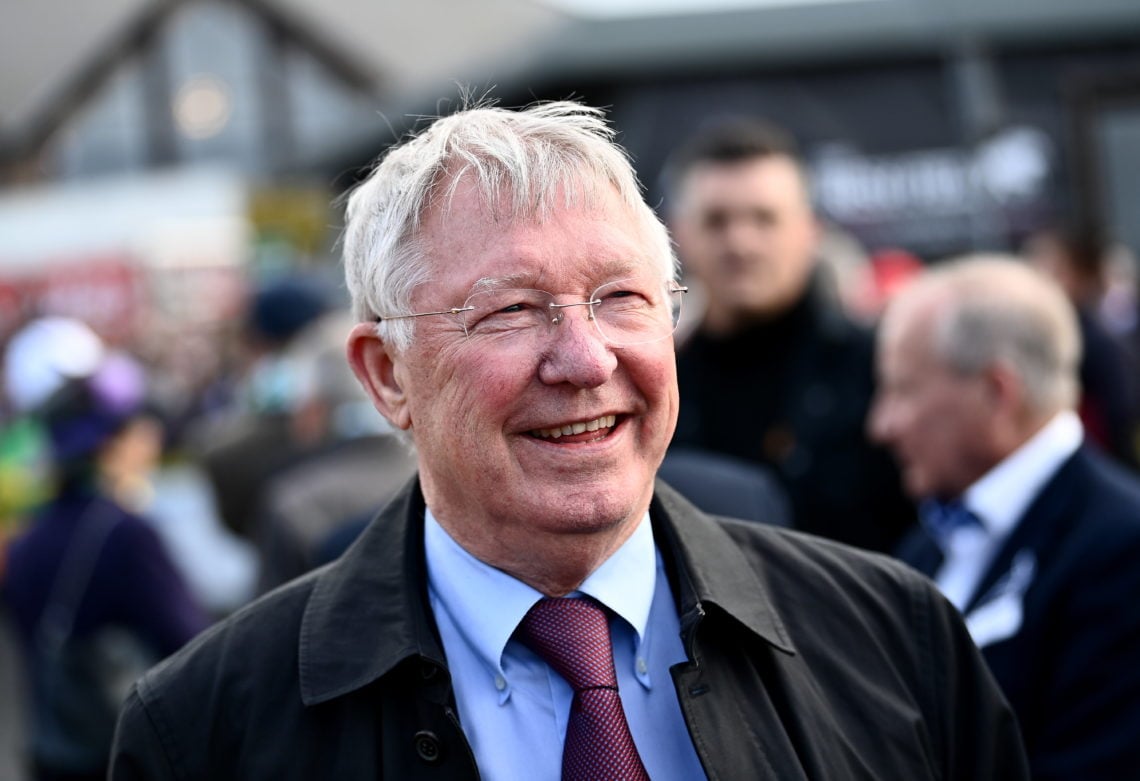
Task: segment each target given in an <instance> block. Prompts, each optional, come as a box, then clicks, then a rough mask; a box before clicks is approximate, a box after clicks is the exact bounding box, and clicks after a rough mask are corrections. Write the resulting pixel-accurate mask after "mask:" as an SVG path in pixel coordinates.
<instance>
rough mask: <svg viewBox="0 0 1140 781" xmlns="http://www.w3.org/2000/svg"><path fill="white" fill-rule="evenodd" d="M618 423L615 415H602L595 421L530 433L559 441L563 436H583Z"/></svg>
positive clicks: (569, 424)
mask: <svg viewBox="0 0 1140 781" xmlns="http://www.w3.org/2000/svg"><path fill="white" fill-rule="evenodd" d="M616 421H617V417H616V416H614V415H602V416H601V417H600V418H594V419H593V420H589V421H584V422H579V423H568V424H566V425H565V426H557V427H555V428H539V429H535V430H534V431H532V432H530V433H531V434H533V435H534V436H536V437H541V438H543V439H558V438H559V437H561V436H562V435H563V434H565V435H567V436H569V435H571V434H582V433H585V432H587V431H597V430H598V429H603V428H611V427H612V426H613V425H614V423H615V422H616Z"/></svg>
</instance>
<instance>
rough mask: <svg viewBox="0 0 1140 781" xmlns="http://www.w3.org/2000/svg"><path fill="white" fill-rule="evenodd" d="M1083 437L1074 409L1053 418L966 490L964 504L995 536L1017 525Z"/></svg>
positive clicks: (1001, 534)
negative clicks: (1042, 488)
mask: <svg viewBox="0 0 1140 781" xmlns="http://www.w3.org/2000/svg"><path fill="white" fill-rule="evenodd" d="M1083 437H1084V429H1083V427H1082V426H1081V421H1080V418H1078V417H1077V415H1076V413H1074V412H1073V411H1072V410H1065V411H1063V412H1059V413H1057V414H1056V415H1054V416H1053V418H1052V419H1051V420H1050V421H1049V422H1048V423H1047V424H1045V426H1044V427H1043V428H1042V429H1041V430H1040V431H1038V432H1037V433H1036V434H1034V435H1033V436H1032V437H1030V438H1029V440H1028V441H1026V442H1025V443H1024V444H1023V445H1022V446H1021V447H1019V448H1018V449H1017V450H1015V451H1013V453H1011V454H1010V455H1009V456H1007V457H1006V458H1005V459H1003V460H1002V461H1001V463H999V464H998V465H997V466H995V467H993V468H992V469H990V471H989V472H986V474H984V475H982V477H981V478H980V479H979V480H978V481H977V482H975V483H974V484H973V485H971V486H970V487H969V488H968V489H966V493H965V494H964V495H963V497H962V500H963V503H964V504H965V505H966V506H967V507H968V508H969V509H970V510H971V511H973V512H974V513H975V514H976V515H977V516H978V519H979V520H980V521H981V522H982V525H983V526H985V528H986V531H987V532H988V533H989V534H990V536H993V537H1001V536H1004V535H1006V534H1008V533H1009V531H1010V530H1011V529H1012V528H1013V527H1014V526H1015V525H1016V524H1017V521H1018V520H1019V519H1020V518H1021V516H1022V514H1023V513H1024V512H1025V511H1026V510H1027V509H1028V508H1029V504H1030V503H1031V502H1032V501H1033V499H1034V497H1036V496H1037V494H1038V492H1039V491H1040V490H1041V487H1042V486H1043V485H1045V483H1046V482H1048V480H1049V478H1051V477H1052V476H1053V474H1054V473H1055V472H1056V471H1057V470H1058V469H1059V468H1060V466H1061V464H1063V463H1064V462H1065V461H1066V460H1067V459H1068V458H1069V457H1070V456H1071V455H1073V453H1075V452H1076V451H1077V448H1079V447H1080V445H1081V440H1082V438H1083Z"/></svg>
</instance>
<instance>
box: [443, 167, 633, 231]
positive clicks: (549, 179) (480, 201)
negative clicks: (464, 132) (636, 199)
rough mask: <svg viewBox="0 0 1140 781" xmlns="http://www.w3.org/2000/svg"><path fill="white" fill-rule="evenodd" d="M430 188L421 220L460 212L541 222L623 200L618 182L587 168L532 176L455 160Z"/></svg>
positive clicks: (499, 220)
mask: <svg viewBox="0 0 1140 781" xmlns="http://www.w3.org/2000/svg"><path fill="white" fill-rule="evenodd" d="M532 174H533V172H532ZM431 189H432V193H431V197H429V198H427V199H426V200H425V204H424V208H423V211H422V212H421V223H423V222H425V221H427V220H428V219H430V218H431V217H435V218H436V219H437V220H440V219H444V218H447V217H450V216H451V215H453V214H455V213H457V212H458V213H459V214H460V215H463V214H469V215H473V216H475V215H477V216H480V217H483V218H486V219H489V220H491V221H493V222H496V223H502V224H509V223H517V222H537V223H540V224H541V223H543V222H546V221H547V220H549V219H550V218H551V217H552V216H553V215H555V214H556V213H557V212H558V211H559V210H561V209H567V208H574V207H578V206H586V207H592V208H596V207H598V206H600V205H601V204H603V203H605V202H607V201H610V200H611V199H612V198H617V199H619V200H620V199H621V192H620V190H619V188H618V186H617V185H616V183H614V182H612V181H609V180H608V179H606V178H604V177H601V176H599V175H597V174H594V173H590V172H587V171H580V170H576V169H566V170H559V171H557V172H549V173H548V174H547V175H543V176H534V175H529V176H528V175H523V172H512V171H509V170H507V169H506V168H504V167H503V166H491V167H487V166H479V167H476V166H474V165H473V164H469V163H465V162H463V161H455V160H453V161H451V162H450V163H449V164H448V165H446V166H445V167H444V168H443V170H442V172H441V173H440V174H439V176H438V177H437V179H436V181H435V182H434V184H433V186H432V188H431Z"/></svg>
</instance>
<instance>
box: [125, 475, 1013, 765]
mask: <svg viewBox="0 0 1140 781" xmlns="http://www.w3.org/2000/svg"><path fill="white" fill-rule="evenodd" d="M423 513H424V505H423V498H422V496H421V494H420V491H419V488H418V485H416V484H413V485H412V486H411V487H410V488H409V490H407V491H406V492H405V493H404V494H402V496H401V497H399V498H397V499H396V500H395V501H394V502H393V503H392V504H391V505H389V506H388V508H387V509H385V510H384V511H383V513H382V514H381V515H380V517H379V518H378V519H377V520H376V521H374V522H373V523H372V525H371V526H370V527H369V528H368V529H367V530H366V531H365V532H364V534H363V535H362V536H361V537H360V539H359V540H358V541H357V542H356V543H355V544H354V545H353V546H352V548H350V549H349V550H348V552H347V553H346V554H345V555H344V556H343V557H342V558H341V559H339V560H338V561H337V562H334V563H333V564H332V565H329V566H328V567H325V568H323V569H321V570H318V571H316V572H314V573H312V574H310V575H308V576H306V577H304V578H302V579H300V580H297V581H294V582H293V583H291V584H289V585H286V586H285V587H283V588H281V589H279V590H277V591H275V592H273V593H271V594H269V595H267V596H266V597H264V598H263V599H262V600H260V601H259V602H257V603H254V605H252V606H250V607H249V608H247V609H244V610H242V611H240V612H239V613H237V614H235V615H234V616H233V617H231V618H230V619H228V620H227V621H225V622H224V623H222V624H221V625H219V626H217V627H215V628H214V629H212V630H211V631H209V632H207V633H206V635H205V636H203V637H201V638H200V639H199V640H197V641H195V642H194V643H193V644H192V645H191V646H190V647H188V648H187V649H185V650H184V651H182V652H180V653H179V654H177V655H176V656H174V657H173V658H172V659H170V660H168V661H167V662H165V663H164V664H163V665H161V666H160V667H158V668H156V669H155V670H153V671H151V672H150V673H149V674H148V675H147V676H146V677H145V678H144V679H142V681H140V682H139V684H137V687H136V689H135V691H134V692H133V693H132V695H131V697H130V698H129V699H128V701H127V703H126V705H125V706H124V710H123V713H122V715H121V717H120V721H119V726H118V733H117V744H116V749H115V753H114V757H113V769H112V774H111V778H112V779H115V781H128V780H129V779H147V781H155V780H156V779H168V778H169V779H202V780H203V781H205V780H207V779H208V780H209V781H223V780H224V779H242V781H256V780H258V779H274V780H275V781H276V780H279V779H326V778H327V779H334V778H335V779H338V781H350V780H351V779H377V778H386V779H399V780H400V781H407V780H408V779H476V778H478V771H477V769H476V767H475V763H474V758H473V756H472V754H471V751H470V749H469V747H468V745H467V742H466V740H465V738H464V735H463V732H462V730H461V728H460V725H459V721H458V717H457V711H456V708H455V705H454V702H453V694H452V690H451V687H450V684H449V677H448V670H447V665H446V661H445V659H444V656H443V651H442V648H441V645H440V640H439V636H438V632H437V630H436V628H435V624H434V622H433V619H432V616H431V611H430V607H429V603H428V599H427V595H426V585H425V584H426V573H425V564H424V552H423ZM650 515H651V517H652V518H653V522H654V524H655V527H654V531H655V535H656V539H657V543H658V546H659V547H660V549H661V551H662V554H663V555H664V557H665V559H666V568H667V570H668V572H669V573H670V577H671V580H672V586H673V590H674V591H673V593H674V594H675V595H677V599H678V611H679V615H680V619H681V627H682V634H683V639H684V643H685V647H686V649H687V651H688V655H689V659H690V661H689V662H688V663H686V664H681V665H678V666H676V667H675V668H674V669H673V671H672V673H673V679H674V683H675V685H676V687H677V691H678V695H679V700H680V702H681V706H682V709H683V710H684V715H685V719H686V722H687V723H688V725H689V731H690V734H691V735H692V738H693V743H694V745H695V747H696V750H697V752H698V754H699V756H700V758H701V761H702V762H703V763H704V767H705V770H706V772H707V773H708V775H709V777H710V778H712V779H732V780H733V781H736V780H738V779H746V778H757V777H761V778H773V779H781V781H791V780H792V779H804V778H813V779H827V780H828V781H834V780H836V779H907V781H913V779H922V778H932V779H933V778H936V779H971V781H977V780H978V779H1002V781H1009V780H1010V779H1019V778H1025V777H1027V776H1026V771H1025V765H1024V756H1023V752H1022V748H1021V744H1020V739H1019V736H1018V733H1017V728H1016V725H1015V722H1014V719H1013V717H1012V715H1011V713H1010V711H1009V708H1008V706H1007V705H1006V703H1005V702H1004V700H1003V699H1002V697H1001V694H1000V693H999V691H998V689H997V687H996V686H995V685H994V683H993V681H992V679H991V678H990V677H989V674H988V672H987V671H986V670H985V665H984V663H983V662H982V660H981V657H980V656H979V655H978V653H977V652H976V650H975V649H974V646H973V644H972V643H971V642H970V638H969V636H968V635H967V634H966V632H965V629H964V627H963V626H962V624H961V622H960V620H959V618H958V616H957V613H956V611H955V610H954V609H953V608H952V607H951V606H950V605H949V604H948V603H946V602H945V601H944V600H943V599H942V598H941V597H940V595H939V594H938V593H937V591H935V590H934V589H933V587H932V586H931V585H930V584H929V583H928V582H927V581H926V580H924V579H922V578H920V577H919V576H917V575H916V574H914V573H913V572H912V571H910V570H909V569H907V568H905V567H904V566H903V565H901V564H898V563H895V562H892V561H888V560H887V559H885V558H882V557H877V556H873V555H870V554H864V553H860V552H857V551H854V550H851V549H848V548H845V547H842V546H839V545H836V544H833V543H830V542H825V541H822V540H816V539H813V538H808V537H804V536H802V535H799V534H796V533H794V532H788V531H786V530H782V529H775V528H772V527H769V526H765V525H760V524H754V523H741V522H733V521H723V520H714V519H711V518H709V517H708V516H705V515H704V514H702V513H700V512H699V511H698V510H696V509H695V508H694V507H693V506H692V505H690V504H689V503H688V502H686V501H685V500H684V499H682V498H681V497H680V496H679V495H678V494H677V493H676V492H674V491H673V490H671V489H670V488H668V487H667V486H665V485H664V484H663V483H660V482H659V483H658V485H657V491H656V494H655V498H654V501H653V504H652V506H651V509H650Z"/></svg>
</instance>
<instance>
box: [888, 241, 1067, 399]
mask: <svg viewBox="0 0 1140 781" xmlns="http://www.w3.org/2000/svg"><path fill="white" fill-rule="evenodd" d="M914 287H915V288H917V289H918V290H921V289H924V288H925V289H928V290H930V289H941V290H944V291H946V292H948V293H949V305H948V307H947V309H946V310H945V312H944V314H943V316H942V317H941V318H939V320H938V322H937V325H936V330H935V334H934V345H933V347H934V349H935V350H936V351H937V354H938V356H939V357H940V358H941V359H942V360H943V361H945V363H946V364H947V365H948V366H949V367H950V368H952V369H954V370H955V371H957V372H960V373H962V374H967V375H969V374H977V373H978V372H980V371H982V370H983V369H985V368H986V367H987V366H990V365H992V364H993V363H995V362H997V361H1003V362H1005V363H1006V364H1008V365H1009V366H1012V367H1013V368H1014V370H1015V371H1016V372H1017V373H1018V375H1019V376H1020V377H1021V380H1022V384H1023V385H1024V387H1025V393H1026V398H1027V401H1028V403H1029V405H1030V406H1031V407H1032V408H1033V409H1035V410H1036V411H1039V412H1051V411H1055V410H1059V409H1066V408H1072V407H1074V406H1075V405H1076V401H1077V397H1078V394H1079V392H1080V383H1079V379H1078V377H1079V375H1078V365H1079V363H1080V358H1081V336H1080V328H1079V326H1078V324H1077V317H1076V310H1075V309H1074V307H1073V304H1072V303H1071V302H1070V301H1069V300H1068V298H1066V297H1065V294H1064V291H1062V290H1061V288H1060V287H1059V286H1058V285H1057V284H1056V283H1055V282H1054V281H1053V280H1051V279H1049V278H1048V277H1046V276H1045V275H1044V274H1042V273H1041V272H1039V271H1037V270H1036V269H1034V268H1031V267H1029V266H1028V265H1026V264H1025V263H1024V262H1022V261H1020V260H1018V259H1017V258H1015V257H1012V256H1005V255H973V256H967V257H963V258H959V259H956V260H953V261H948V262H945V263H942V264H939V265H938V266H936V267H935V268H934V269H933V270H932V271H930V272H928V273H927V274H925V275H924V276H923V277H922V278H921V279H920V280H919V282H917V283H916V284H915V285H914ZM918 290H916V291H915V292H918ZM910 292H911V291H910V290H904V291H903V293H902V294H901V296H900V297H902V296H907V295H908V294H909V293H910Z"/></svg>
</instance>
